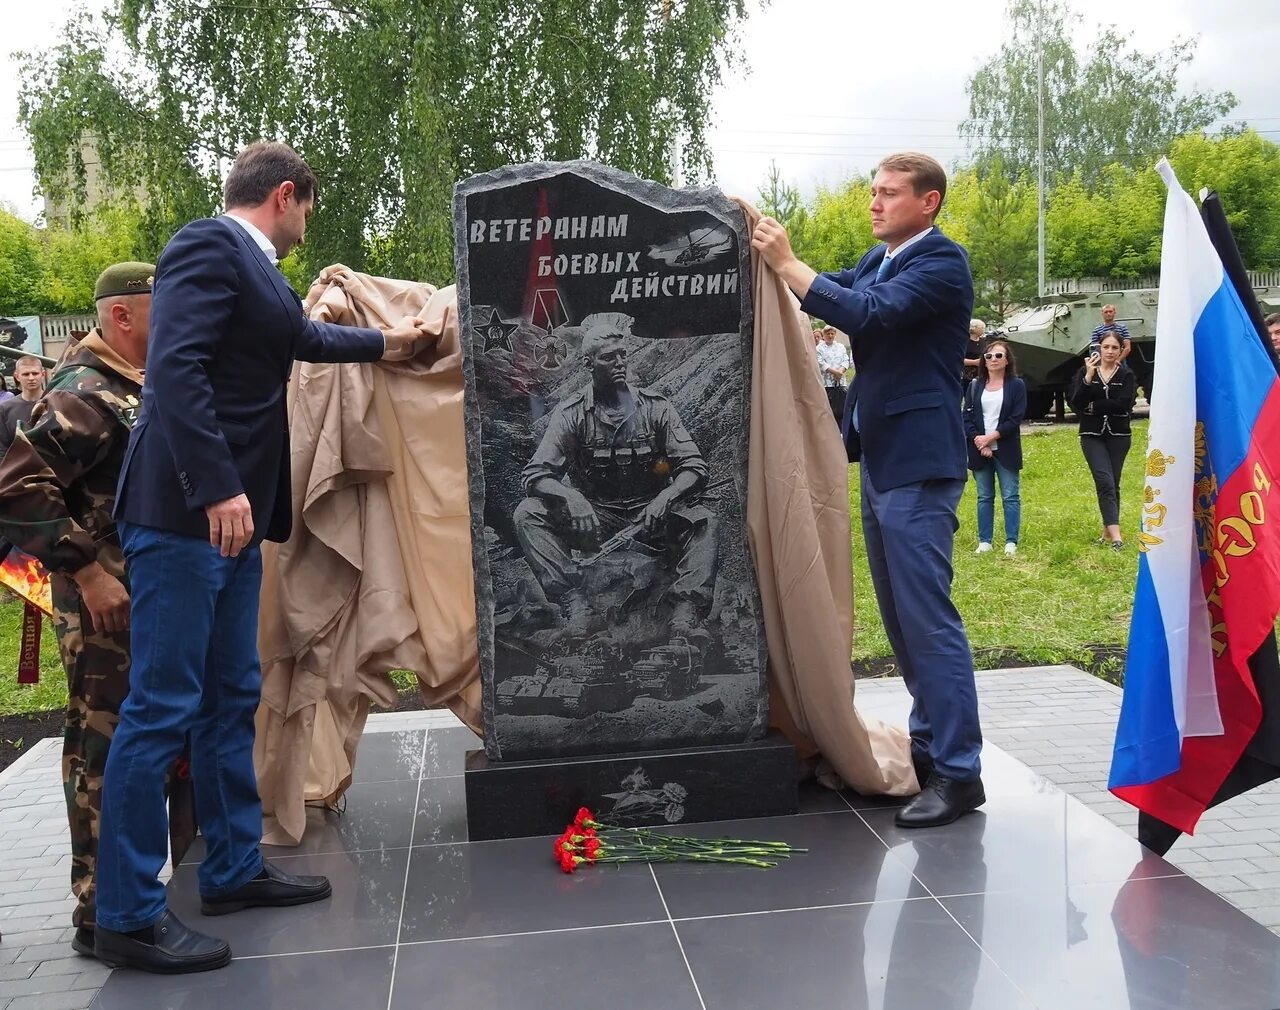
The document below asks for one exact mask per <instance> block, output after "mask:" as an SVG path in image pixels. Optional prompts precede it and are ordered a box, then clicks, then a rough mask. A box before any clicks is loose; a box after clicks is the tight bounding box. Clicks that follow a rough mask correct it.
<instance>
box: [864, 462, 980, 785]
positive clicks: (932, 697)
mask: <svg viewBox="0 0 1280 1010" xmlns="http://www.w3.org/2000/svg"><path fill="white" fill-rule="evenodd" d="M963 492H964V481H963V480H960V479H958V478H957V479H955V480H928V481H923V482H921V483H918V484H907V485H905V486H904V487H896V488H892V489H891V490H888V491H877V490H876V489H875V488H874V487H873V486H872V484H871V479H870V477H869V476H868V475H867V470H866V467H863V468H862V533H863V537H864V538H865V540H866V544H867V561H868V563H869V565H870V567H871V583H872V585H873V586H874V587H875V591H876V603H878V604H879V606H880V618H881V620H883V621H884V630H885V633H886V634H887V635H888V637H889V644H890V645H891V646H893V654H894V656H895V657H896V658H897V660H898V665H899V666H900V667H901V668H902V679H903V681H904V682H905V683H906V685H907V690H908V691H910V692H911V698H912V705H911V718H910V720H909V722H908V727H909V729H910V731H911V747H912V749H913V750H915V751H919V752H922V753H927V754H928V755H929V756H930V757H932V758H933V763H934V766H935V767H936V768H937V770H938V771H939V772H940V773H941V774H943V775H945V776H947V777H948V778H952V779H960V780H969V779H975V778H977V777H978V775H979V773H980V772H981V770H982V765H981V761H980V759H979V755H980V754H981V752H982V728H981V725H980V724H979V721H978V691H977V685H976V684H975V682H974V676H973V653H972V652H971V651H970V649H969V639H968V636H967V635H966V634H965V630H964V622H963V621H962V620H961V619H960V612H959V611H958V610H956V607H955V604H954V603H952V602H951V577H952V569H951V552H952V549H953V547H954V545H955V536H956V529H957V528H958V527H959V523H958V522H957V520H956V507H957V506H958V505H959V504H960V495H961V494H962V493H963Z"/></svg>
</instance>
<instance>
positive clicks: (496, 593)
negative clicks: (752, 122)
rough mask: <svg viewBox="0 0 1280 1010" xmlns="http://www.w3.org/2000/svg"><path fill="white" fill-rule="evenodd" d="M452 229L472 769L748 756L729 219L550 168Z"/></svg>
mask: <svg viewBox="0 0 1280 1010" xmlns="http://www.w3.org/2000/svg"><path fill="white" fill-rule="evenodd" d="M454 211H455V225H456V255H457V268H458V298H459V310H460V313H461V323H462V330H463V349H464V370H465V376H466V429H467V454H468V466H469V472H470V482H471V515H472V542H473V551H474V562H475V573H476V607H477V622H478V628H479V639H480V662H481V671H482V675H483V681H484V712H485V750H486V752H487V753H488V755H489V757H490V758H492V759H494V760H500V759H522V758H533V757H540V756H545V755H551V754H578V755H587V754H601V753H611V752H615V751H638V750H646V749H657V748H664V747H685V746H691V745H716V744H735V743H743V742H746V741H749V740H755V739H759V738H760V737H762V736H763V735H764V732H765V730H766V727H767V723H768V701H767V691H766V688H765V639H764V631H763V627H762V624H761V619H760V605H759V597H758V591H757V587H756V582H755V576H754V572H753V569H752V564H751V558H750V554H749V552H748V548H747V536H746V476H747V473H746V467H747V435H748V428H749V416H748V404H749V392H750V386H751V374H750V372H751V354H752V318H751V293H750V290H749V282H750V250H749V242H748V237H747V234H746V229H745V223H744V218H743V215H742V213H741V211H740V209H739V208H738V207H737V206H736V205H735V204H733V203H732V202H730V201H729V200H728V199H727V198H726V197H725V196H724V195H723V194H722V193H720V192H719V191H718V190H714V189H699V190H679V191H676V190H670V189H666V188H665V187H662V186H659V185H657V184H655V183H650V182H645V181H643V180H640V179H637V178H635V177H633V176H630V175H627V174H626V173H622V172H618V171H615V170H612V169H609V168H606V167H604V166H601V165H596V164H592V163H588V162H571V163H562V164H535V165H519V166H513V167H509V168H504V169H500V170H498V171H495V172H491V173H488V174H486V175H482V176H477V177H475V178H472V179H469V180H467V181H465V182H463V183H461V184H459V186H458V187H457V191H456V194H455V198H454ZM584 351H585V352H586V353H584ZM610 362H612V365H611V364H610ZM611 367H612V368H614V371H613V372H610V371H609V369H610V368H611ZM572 495H578V496H580V499H581V501H580V503H579V505H578V512H577V513H574V512H573V510H572V509H571V508H570V507H569V504H568V502H567V501H566V500H565V499H566V496H572ZM660 498H661V501H659V499H660ZM668 499H669V500H668ZM581 502H585V503H586V506H589V508H587V507H586V506H584V505H583V504H581ZM655 502H657V504H655ZM650 505H654V507H655V508H656V509H657V510H658V511H657V514H656V516H655V517H654V518H653V520H652V521H651V522H650V524H649V528H647V529H646V528H643V527H644V510H645V508H647V507H648V506H650ZM584 510H585V511H586V512H589V513H590V516H591V518H590V519H589V520H588V521H586V523H585V525H584V524H583V523H579V524H578V525H577V527H576V528H575V523H574V519H575V515H576V516H577V517H578V518H580V517H581V514H582V513H583V512H584Z"/></svg>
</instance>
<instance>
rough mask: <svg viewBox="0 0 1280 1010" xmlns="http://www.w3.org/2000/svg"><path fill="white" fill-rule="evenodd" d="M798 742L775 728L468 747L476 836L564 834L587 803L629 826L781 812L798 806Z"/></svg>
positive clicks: (470, 822)
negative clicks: (494, 749) (550, 749)
mask: <svg viewBox="0 0 1280 1010" xmlns="http://www.w3.org/2000/svg"><path fill="white" fill-rule="evenodd" d="M797 776H798V768H797V762H796V752H795V748H794V747H792V746H791V744H790V743H788V742H787V740H786V739H785V738H784V737H783V736H782V734H781V733H778V732H777V731H776V730H774V731H772V732H770V733H769V735H768V736H767V737H765V738H764V739H763V740H758V741H756V742H754V743H745V744H730V745H724V746H717V747H685V748H681V749H677V750H666V751H645V752H634V753H629V754H608V755H599V756H595V757H563V758H540V759H538V760H533V761H491V760H489V758H488V757H486V756H485V753H484V751H482V750H475V751H469V752H468V753H467V765H466V789H467V826H468V829H469V831H470V839H471V841H473V842H478V841H484V840H486V839H492V838H517V837H522V836H526V835H558V834H559V833H560V832H561V831H563V830H564V826H565V825H566V824H568V823H569V822H570V821H572V820H573V817H574V814H575V813H577V811H578V808H579V807H590V808H591V810H592V811H593V812H595V814H596V815H597V816H598V817H599V818H600V819H601V820H602V821H605V822H607V823H610V824H618V825H620V826H623V827H640V826H647V827H655V826H662V825H674V824H689V823H693V822H696V821H722V820H736V819H739V818H746V817H776V816H782V815H785V814H794V813H795V812H796V809H797Z"/></svg>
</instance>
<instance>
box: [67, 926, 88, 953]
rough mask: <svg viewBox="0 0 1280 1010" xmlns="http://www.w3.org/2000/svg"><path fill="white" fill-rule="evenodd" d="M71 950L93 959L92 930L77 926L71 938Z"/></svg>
mask: <svg viewBox="0 0 1280 1010" xmlns="http://www.w3.org/2000/svg"><path fill="white" fill-rule="evenodd" d="M71 949H72V950H74V951H75V952H76V953H77V954H83V955H84V956H85V957H93V930H92V929H91V928H90V927H88V926H77V927H76V935H75V936H73V937H72V938H71Z"/></svg>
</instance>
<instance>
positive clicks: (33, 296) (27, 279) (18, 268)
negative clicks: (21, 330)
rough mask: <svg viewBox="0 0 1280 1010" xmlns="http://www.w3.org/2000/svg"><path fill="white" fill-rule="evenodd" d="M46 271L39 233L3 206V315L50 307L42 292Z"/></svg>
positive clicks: (0, 288) (0, 266)
mask: <svg viewBox="0 0 1280 1010" xmlns="http://www.w3.org/2000/svg"><path fill="white" fill-rule="evenodd" d="M44 274H45V262H44V247H43V245H42V243H41V236H40V233H39V232H38V231H37V230H36V229H35V228H34V227H32V226H31V225H30V224H28V223H27V222H26V221H24V220H22V218H20V217H18V216H17V215H15V214H11V213H9V211H7V210H3V209H0V316H7V317H10V318H12V317H13V316H25V315H31V314H35V313H38V312H42V311H45V310H47V309H48V308H49V307H50V306H49V305H48V303H47V302H46V300H45V297H44V294H43V292H42V287H43V281H44Z"/></svg>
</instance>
